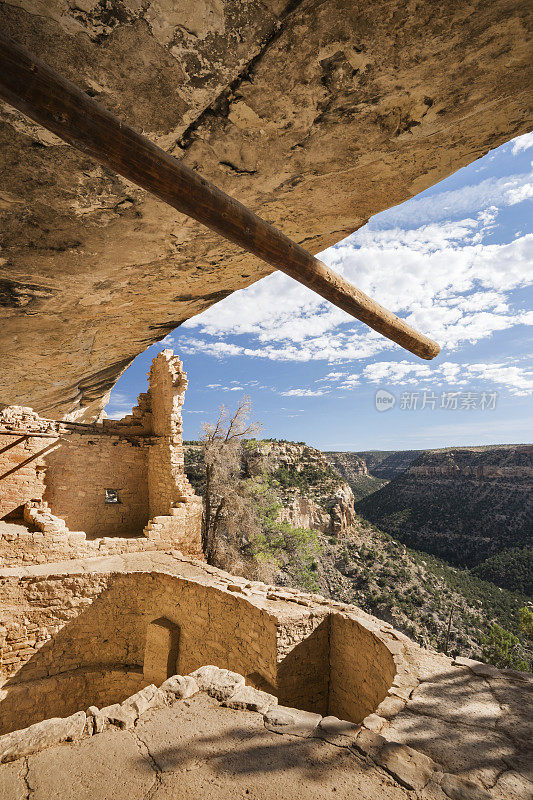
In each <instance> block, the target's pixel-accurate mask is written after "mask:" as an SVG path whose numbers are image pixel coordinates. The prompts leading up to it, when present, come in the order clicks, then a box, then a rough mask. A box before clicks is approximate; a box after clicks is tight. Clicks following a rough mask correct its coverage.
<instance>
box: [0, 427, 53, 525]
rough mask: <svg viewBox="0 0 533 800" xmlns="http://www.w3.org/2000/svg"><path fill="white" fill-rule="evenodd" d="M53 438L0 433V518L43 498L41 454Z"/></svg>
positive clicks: (50, 445)
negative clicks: (31, 501)
mask: <svg viewBox="0 0 533 800" xmlns="http://www.w3.org/2000/svg"><path fill="white" fill-rule="evenodd" d="M55 441H56V439H51V438H50V437H46V436H28V435H27V434H26V433H24V432H22V433H2V432H0V519H1V518H2V517H4V516H5V515H6V514H9V513H11V512H12V511H15V509H17V508H18V507H19V506H21V505H24V503H27V502H28V501H29V500H32V499H34V498H37V497H42V496H43V492H44V473H43V470H42V469H40V465H41V464H42V455H43V454H44V453H45V452H47V451H48V449H49V448H51V447H53V444H54V442H55Z"/></svg>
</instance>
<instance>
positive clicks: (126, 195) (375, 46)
mask: <svg viewBox="0 0 533 800" xmlns="http://www.w3.org/2000/svg"><path fill="white" fill-rule="evenodd" d="M79 5H82V6H83V8H81V9H80V8H78V7H77V6H79ZM526 13H527V6H526V4H525V3H524V2H523V1H522V0H520V2H519V1H518V0H515V1H514V2H513V1H511V2H508V3H505V4H481V3H476V2H466V3H464V4H461V6H460V7H451V6H449V5H448V4H446V5H445V6H444V7H442V6H441V5H439V4H436V3H434V2H430V1H429V0H428V1H426V2H422V3H420V4H418V5H417V8H416V14H413V13H412V11H410V10H409V9H408V8H407V7H405V6H403V5H401V4H400V3H398V2H385V0H381V2H378V3H373V4H370V5H368V6H366V7H365V8H358V7H357V6H353V4H345V3H343V2H341V1H340V0H330V1H329V2H327V3H322V4H315V3H311V2H300V3H295V2H291V3H285V2H283V0H280V2H275V3H269V4H263V3H260V2H251V3H248V4H246V5H245V6H244V5H242V4H241V3H237V2H235V0H225V2H224V1H223V0H221V1H220V2H205V3H199V4H189V3H183V4H177V5H176V4H166V3H165V4H161V3H157V4H156V3H155V2H148V3H145V4H143V5H142V6H141V5H140V4H138V3H137V2H133V0H126V1H125V2H123V3H118V2H117V3H114V2H108V3H106V4H105V8H104V5H103V4H102V3H95V2H91V0H89V2H84V3H83V4H68V3H67V2H66V0H56V2H54V3H52V4H46V7H41V6H39V14H37V13H36V12H35V4H33V3H31V2H29V0H16V2H15V1H14V0H13V2H8V3H2V4H0V22H1V25H2V28H3V30H5V31H6V33H7V34H8V35H10V36H13V38H15V39H17V40H18V41H20V42H21V43H22V44H24V45H25V46H27V47H28V48H29V49H30V50H32V51H33V52H35V53H36V54H37V55H38V56H40V57H41V58H43V60H45V61H47V62H48V63H50V64H51V65H52V66H54V67H55V68H56V69H58V70H59V71H61V72H62V73H63V74H66V75H67V76H68V77H69V78H71V79H72V80H74V81H75V82H76V83H77V84H78V85H80V86H82V87H83V88H84V89H85V90H87V91H89V93H90V94H92V95H93V96H94V97H96V98H97V99H99V100H100V101H101V102H102V103H103V104H104V105H105V106H106V107H108V108H110V109H111V110H112V111H114V112H115V113H117V114H118V115H119V116H121V117H123V118H124V119H125V120H126V121H127V122H129V123H130V124H132V125H133V126H134V127H136V128H137V129H140V130H143V132H144V133H146V134H147V135H148V136H149V137H150V138H152V139H153V140H154V141H156V142H157V143H158V144H160V145H161V146H162V147H164V148H165V149H166V150H168V151H169V152H171V153H173V154H174V155H177V156H178V157H180V158H183V159H184V160H185V163H186V164H188V165H189V166H191V167H193V168H195V169H198V170H199V171H200V172H201V173H202V174H203V175H205V176H206V177H207V178H209V179H210V180H212V181H213V182H215V183H216V184H217V185H219V186H221V187H222V188H223V189H225V190H226V191H228V192H229V193H230V194H233V195H234V196H236V197H237V198H238V199H240V200H241V201H243V202H244V203H245V204H246V205H248V206H249V207H250V208H252V209H253V210H254V211H256V212H257V213H259V214H260V215H261V216H262V217H264V218H266V219H267V220H269V221H270V222H272V223H274V224H275V225H276V226H278V227H280V228H281V229H282V230H283V231H284V232H285V233H287V234H288V235H289V236H290V237H292V238H294V239H295V240H296V241H298V242H300V243H304V245H305V247H306V248H308V249H309V250H310V251H312V252H318V251H320V250H321V249H323V248H324V247H326V246H328V245H331V244H333V243H334V242H336V241H338V240H339V239H342V238H343V237H344V236H346V235H347V234H349V233H350V232H352V231H353V230H356V229H357V228H358V227H360V226H361V225H362V224H363V223H364V222H365V220H366V219H368V217H369V216H371V215H372V214H375V213H377V212H378V211H381V210H383V209H384V208H386V207H388V206H390V205H394V204H396V203H399V202H401V201H403V200H405V199H407V198H408V197H410V196H412V195H414V194H416V193H418V192H419V191H421V190H422V189H424V188H426V187H428V186H430V185H432V184H434V183H435V182H436V181H438V180H440V179H442V178H443V177H445V176H446V175H448V174H450V173H451V172H453V171H454V170H456V169H458V168H459V167H461V166H464V165H465V164H468V163H470V162H471V161H472V160H474V159H475V158H477V157H479V156H480V155H482V154H484V153H485V152H487V151H488V150H489V149H491V148H492V147H495V146H497V145H499V144H501V143H502V142H504V141H506V140H508V139H509V138H511V137H513V136H516V135H518V134H520V133H523V132H525V131H526V130H527V129H528V125H529V122H528V116H527V111H526V109H527V83H528V81H527V69H528V50H527V44H526ZM1 119H2V122H1V123H0V144H1V152H2V162H3V163H2V174H3V175H4V176H6V178H5V180H4V182H3V187H2V195H1V197H0V210H1V212H2V215H3V217H4V224H3V240H2V248H3V249H2V259H1V262H2V263H1V264H0V272H1V274H0V302H1V304H2V305H3V306H4V310H5V314H4V316H5V323H4V326H3V333H2V345H1V346H2V350H3V352H2V365H3V369H2V377H1V379H0V380H1V382H2V383H1V385H0V402H3V403H6V404H23V405H31V406H33V407H34V408H35V409H36V410H37V411H39V412H41V413H45V414H46V415H47V416H53V417H62V416H63V415H64V414H66V413H69V412H77V413H79V415H85V417H86V418H90V417H91V416H94V415H95V414H96V412H97V410H98V409H99V408H100V407H101V405H102V401H103V398H105V396H106V393H107V392H108V391H109V389H110V388H111V387H112V386H113V384H114V382H115V381H116V379H117V378H118V376H119V375H120V374H121V373H122V371H123V370H124V369H125V368H126V367H127V366H128V364H129V363H130V362H131V361H132V359H133V358H134V357H135V355H137V354H138V353H139V352H141V351H142V350H144V349H145V348H146V347H147V346H148V345H149V344H151V343H153V342H154V341H157V340H159V339H161V338H163V337H164V336H165V335H166V334H167V333H168V332H169V331H171V330H172V329H174V328H175V327H176V326H177V325H179V324H180V323H181V322H183V321H184V320H185V319H187V318H189V317H190V316H192V315H194V314H197V313H199V312H200V311H202V310H203V309H205V308H207V307H208V306H209V305H211V304H212V303H214V302H217V301H218V300H220V299H221V298H222V297H224V296H227V294H229V293H230V292H232V291H234V290H236V289H239V288H242V287H243V286H246V285H248V284H250V283H252V282H253V281H255V280H257V279H258V278H260V277H262V276H263V275H265V274H266V273H267V272H268V268H266V267H265V266H264V265H263V264H261V263H259V262H257V261H255V260H254V259H252V258H250V257H249V256H247V255H246V254H244V253H242V252H241V251H239V250H238V249H237V248H236V247H233V246H231V245H229V244H228V243H226V242H222V241H221V240H220V239H219V238H218V237H216V236H215V235H213V234H210V233H207V232H206V231H205V229H203V228H202V227H201V226H200V225H198V224H196V223H194V222H192V221H190V220H187V219H185V218H183V217H180V216H179V215H177V214H176V213H175V212H174V211H172V209H169V208H166V207H164V206H163V205H162V204H161V203H160V202H158V201H156V200H154V199H153V198H152V197H150V196H149V195H148V194H146V193H144V192H142V191H141V190H139V189H136V188H134V187H132V186H131V185H128V184H127V183H126V182H125V181H123V180H122V179H119V178H117V177H116V176H115V175H113V174H111V173H110V172H108V171H106V170H105V169H103V168H100V167H97V166H96V165H95V164H94V163H93V162H92V161H91V160H90V159H88V158H85V157H83V156H81V155H80V154H78V153H76V152H75V151H73V150H72V149H71V148H70V147H68V146H65V145H64V144H62V143H61V142H60V141H59V140H57V139H56V138H55V137H53V136H51V135H50V134H48V133H47V132H45V131H43V130H42V129H40V128H39V127H38V126H36V125H33V124H31V123H29V122H28V121H27V120H26V118H24V117H23V116H22V115H19V114H18V113H17V112H14V111H12V110H10V109H9V108H7V107H5V108H4V109H3V111H2V117H1ZM29 364H31V365H32V369H31V370H30V369H29V368H28V365H29Z"/></svg>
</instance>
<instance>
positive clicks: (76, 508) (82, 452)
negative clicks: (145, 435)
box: [42, 433, 149, 538]
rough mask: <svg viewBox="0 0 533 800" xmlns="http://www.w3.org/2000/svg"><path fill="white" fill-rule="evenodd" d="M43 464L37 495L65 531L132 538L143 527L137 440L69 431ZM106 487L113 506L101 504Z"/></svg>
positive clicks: (143, 459) (141, 446) (143, 487)
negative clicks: (113, 494)
mask: <svg viewBox="0 0 533 800" xmlns="http://www.w3.org/2000/svg"><path fill="white" fill-rule="evenodd" d="M44 464H45V469H46V477H45V490H44V494H43V495H42V497H43V499H44V500H45V501H46V502H47V503H48V505H49V507H50V509H51V510H52V511H53V513H54V514H55V515H56V516H58V517H60V518H61V519H63V520H64V521H65V523H66V525H67V527H68V528H69V529H70V530H73V531H84V532H85V533H86V534H87V535H88V536H90V537H91V538H96V537H99V536H130V535H137V536H138V535H139V534H140V533H141V532H142V530H143V528H144V526H145V525H146V524H147V523H148V519H149V513H148V445H146V444H145V443H144V442H143V441H142V440H141V439H140V438H139V439H138V440H137V441H135V440H133V441H128V440H126V439H124V438H122V437H119V436H112V435H98V434H96V435H87V434H77V433H69V434H67V435H62V436H61V437H60V439H59V440H58V446H57V448H56V449H54V450H52V451H51V452H50V453H48V454H47V455H46V456H45V457H44ZM106 489H114V490H116V491H117V492H118V498H119V502H118V503H106V502H105V493H106Z"/></svg>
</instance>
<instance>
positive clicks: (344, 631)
mask: <svg viewBox="0 0 533 800" xmlns="http://www.w3.org/2000/svg"><path fill="white" fill-rule="evenodd" d="M395 674H396V665H395V663H394V658H393V656H392V653H391V652H390V651H389V650H388V648H387V647H386V646H385V644H384V643H383V642H382V641H381V639H380V638H379V637H378V636H376V634H375V633H374V632H373V631H371V630H369V629H368V628H366V627H365V626H364V625H363V624H362V623H361V622H359V620H356V619H352V618H350V617H348V616H345V615H344V614H333V615H332V617H331V627H330V682H329V706H328V711H329V713H330V714H332V715H333V716H335V717H339V718H340V719H348V720H350V721H351V722H362V721H363V720H364V718H365V717H366V716H367V715H368V714H371V713H372V712H373V711H375V710H376V708H377V707H378V705H379V704H380V703H381V701H382V700H383V699H384V698H385V697H386V696H387V693H388V691H389V689H390V687H391V685H392V682H393V680H394V676H395Z"/></svg>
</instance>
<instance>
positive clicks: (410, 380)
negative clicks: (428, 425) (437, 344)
mask: <svg viewBox="0 0 533 800" xmlns="http://www.w3.org/2000/svg"><path fill="white" fill-rule="evenodd" d="M360 377H361V378H364V379H366V380H367V381H368V382H369V383H374V384H381V385H387V384H397V385H400V386H403V385H415V384H416V385H419V386H422V387H423V386H428V385H432V386H441V385H443V384H446V385H449V386H455V387H459V386H462V385H464V384H469V385H474V384H477V385H478V386H479V385H480V384H481V383H488V384H492V385H496V386H503V387H504V388H506V389H508V390H509V392H510V393H511V394H513V395H515V396H525V395H529V394H532V393H533V370H531V369H527V368H523V367H519V366H516V365H514V364H505V363H494V364H490V363H489V364H487V363H477V364H459V363H456V362H451V361H445V362H443V363H442V364H438V365H435V366H430V365H429V364H416V363H411V362H409V361H377V362H375V363H374V364H369V365H368V366H367V367H365V368H364V369H363V370H362V372H361V376H360ZM346 388H348V387H346Z"/></svg>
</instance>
